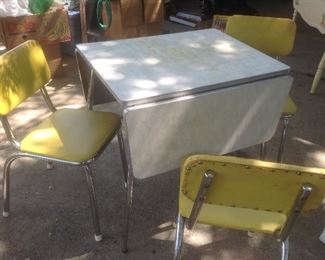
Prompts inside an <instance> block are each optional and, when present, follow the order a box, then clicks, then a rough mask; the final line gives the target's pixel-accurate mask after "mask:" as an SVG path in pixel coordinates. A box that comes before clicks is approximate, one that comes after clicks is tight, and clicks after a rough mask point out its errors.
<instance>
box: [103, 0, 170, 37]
mask: <svg viewBox="0 0 325 260" xmlns="http://www.w3.org/2000/svg"><path fill="white" fill-rule="evenodd" d="M111 8H112V24H111V26H110V28H109V29H107V31H106V36H107V37H108V38H110V39H124V38H132V37H139V36H147V35H157V34H161V31H162V26H163V21H164V0H112V1H111ZM105 15H106V14H104V15H103V16H104V18H105ZM106 19H107V17H106Z"/></svg>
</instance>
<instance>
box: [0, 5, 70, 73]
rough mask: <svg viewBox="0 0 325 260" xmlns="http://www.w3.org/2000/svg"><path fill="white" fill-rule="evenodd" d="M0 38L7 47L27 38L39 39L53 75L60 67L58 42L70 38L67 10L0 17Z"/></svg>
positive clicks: (9, 47)
mask: <svg viewBox="0 0 325 260" xmlns="http://www.w3.org/2000/svg"><path fill="white" fill-rule="evenodd" d="M0 39H1V41H2V42H3V44H4V45H5V46H6V48H7V49H12V48H14V47H15V46H17V45H19V44H20V43H22V42H24V41H27V40H31V39H33V40H37V41H39V42H40V43H41V45H42V47H43V50H44V53H45V56H46V58H47V61H48V63H49V66H50V69H51V72H52V75H53V74H54V73H56V72H60V70H61V69H62V62H61V60H62V59H61V50H60V42H64V41H69V40H70V29H69V23H68V16H67V12H66V10H64V9H53V10H51V11H49V12H47V13H44V14H34V15H25V16H15V17H14V16H7V17H0Z"/></svg>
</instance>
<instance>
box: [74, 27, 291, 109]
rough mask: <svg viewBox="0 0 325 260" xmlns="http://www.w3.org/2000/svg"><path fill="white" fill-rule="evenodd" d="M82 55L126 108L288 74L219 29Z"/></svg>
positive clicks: (112, 44)
mask: <svg viewBox="0 0 325 260" xmlns="http://www.w3.org/2000/svg"><path fill="white" fill-rule="evenodd" d="M77 52H78V53H79V54H80V55H81V57H82V58H83V59H84V60H85V61H86V62H87V63H88V64H89V65H90V66H91V68H93V69H94V71H95V73H96V74H97V76H98V77H99V78H100V80H101V81H102V82H103V83H104V85H105V86H106V87H107V88H108V90H109V91H110V93H111V94H112V95H113V96H114V97H115V99H116V100H117V102H119V103H120V104H122V105H123V106H124V107H127V106H132V105H135V104H144V103H149V102H153V101H158V100H165V99H169V98H174V97H177V96H183V95H187V94H193V93H200V92H205V91H208V90H214V89H218V88H225V87H228V86H234V85H237V84H244V83H249V82H253V81H257V80H261V79H267V78H272V77H276V76H281V75H286V74H288V72H289V67H288V66H286V65H285V64H283V63H281V62H278V61H277V60H275V59H273V58H271V57H269V56H267V55H265V54H263V53H261V52H259V51H257V50H255V49H253V48H251V47H249V46H247V45H245V44H243V43H241V42H239V41H238V40H236V39H233V38H231V37H229V36H228V35H226V34H224V33H222V32H220V31H218V30H216V29H206V30H197V31H191V32H182V33H174V34H165V35H159V36H152V37H142V38H135V39H127V40H118V41H105V42H95V43H87V44H78V45H77Z"/></svg>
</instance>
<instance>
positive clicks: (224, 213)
mask: <svg viewBox="0 0 325 260" xmlns="http://www.w3.org/2000/svg"><path fill="white" fill-rule="evenodd" d="M179 207H180V209H179V212H180V213H181V215H182V216H183V217H186V218H189V217H190V214H191V210H192V207H193V201H192V200H190V199H189V198H187V197H186V196H184V195H183V194H182V193H181V194H180V203H179ZM286 219H287V217H286V215H285V214H281V213H276V212H269V211H265V210H254V209H245V208H238V207H227V206H220V205H213V204H207V203H204V204H203V206H202V209H201V211H200V214H199V216H198V220H197V221H198V223H203V224H208V225H214V226H218V227H224V228H232V229H240V230H250V231H259V232H263V233H267V234H274V233H276V232H278V231H280V230H281V228H282V227H283V225H284V223H285V222H286Z"/></svg>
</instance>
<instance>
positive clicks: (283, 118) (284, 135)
mask: <svg viewBox="0 0 325 260" xmlns="http://www.w3.org/2000/svg"><path fill="white" fill-rule="evenodd" d="M292 116H293V115H281V117H280V121H281V122H282V132H281V139H280V144H279V148H278V154H277V159H276V161H277V162H278V163H283V154H284V147H285V143H286V139H287V131H288V126H289V122H290V119H291V118H292ZM265 156H266V143H261V144H260V159H261V160H265Z"/></svg>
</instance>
